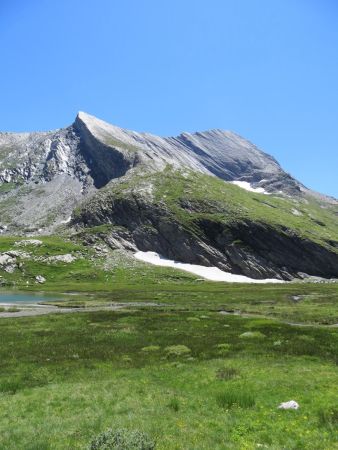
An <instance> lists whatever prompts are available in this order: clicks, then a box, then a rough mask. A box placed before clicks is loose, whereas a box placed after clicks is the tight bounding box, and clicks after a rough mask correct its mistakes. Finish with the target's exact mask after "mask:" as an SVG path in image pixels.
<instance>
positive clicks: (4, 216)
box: [0, 113, 338, 279]
mask: <svg viewBox="0 0 338 450" xmlns="http://www.w3.org/2000/svg"><path fill="white" fill-rule="evenodd" d="M168 167H170V170H171V171H172V173H174V172H176V171H179V172H180V173H181V174H182V177H185V176H186V174H187V173H195V174H199V175H200V176H202V175H203V176H208V177H209V178H210V179H213V180H218V181H219V182H220V180H222V183H223V185H224V184H225V183H226V184H229V183H227V182H237V184H238V185H239V186H243V187H245V186H247V187H248V188H249V190H250V191H252V192H264V193H266V194H270V196H268V195H265V196H264V195H262V194H261V196H262V197H266V198H265V199H261V198H260V199H258V198H255V200H257V204H259V205H260V207H261V205H263V204H264V205H265V206H266V208H268V209H266V211H267V217H268V216H269V215H271V217H272V218H273V220H272V221H271V220H270V219H269V220H265V218H264V215H263V216H261V217H260V219H259V220H258V219H257V217H256V215H255V214H252V215H251V213H250V210H249V209H250V208H251V207H252V205H251V206H250V207H244V209H245V208H246V210H247V211H244V210H243V207H242V204H245V203H246V202H245V197H243V195H242V197H241V199H237V200H236V202H237V206H236V205H235V208H234V207H233V206H234V205H232V213H233V218H232V220H229V218H227V220H225V219H224V220H223V219H222V220H221V218H220V217H221V216H222V217H223V216H224V215H226V214H227V199H226V195H225V197H224V201H223V203H222V204H221V207H220V206H219V205H220V199H219V194H218V191H219V190H220V188H219V187H216V188H215V189H216V190H215V193H214V196H215V200H214V199H213V198H212V197H210V196H209V198H208V200H204V199H201V198H198V199H196V198H193V197H192V196H191V197H190V196H189V194H186V195H185V196H181V197H180V198H177V199H176V200H177V202H176V204H175V205H174V206H173V205H171V204H170V201H169V200H170V197H171V193H172V192H174V191H175V189H176V188H175V186H174V185H173V186H171V187H170V189H169V191H168V192H167V191H166V192H161V189H160V188H158V186H157V185H156V183H153V182H149V183H148V184H147V183H144V184H142V183H141V184H140V183H139V181H138V180H139V177H140V175H142V176H143V177H144V176H149V179H150V178H151V176H152V175H153V174H155V175H156V174H161V173H164V172H165V171H166V170H167V169H168ZM209 178H208V179H209ZM201 183H202V185H201V186H200V187H199V189H201V190H202V191H203V189H204V186H203V180H202V182H201ZM211 184H212V183H211ZM211 184H210V185H211ZM218 186H220V185H218ZM119 189H120V190H119ZM121 189H124V191H125V192H124V194H123V195H122V194H121V192H122V191H121ZM236 189H240V188H236ZM242 191H243V190H242ZM126 192H127V194H126ZM243 192H244V191H243ZM243 192H242V194H243ZM107 193H108V195H106V194H107ZM247 195H249V194H247ZM250 195H251V194H250ZM276 195H277V196H278V198H280V199H284V200H285V202H289V203H290V202H291V201H294V204H292V205H291V206H292V207H290V204H289V203H288V205H287V207H288V208H289V210H290V227H289V226H288V224H286V225H285V217H284V219H283V220H281V221H280V223H279V222H278V214H279V211H280V212H281V213H282V210H283V211H284V209H285V207H284V205H282V204H281V203H280V202H279V203H278V202H277V201H275V202H273V201H272V200H271V201H270V200H269V199H270V198H271V197H273V198H274V196H276ZM159 197H161V198H160V199H159ZM216 197H217V200H216ZM250 198H251V197H250ZM176 200H175V201H176ZM229 204H230V203H229ZM306 204H309V205H310V206H311V205H312V204H315V205H316V208H317V209H315V212H314V213H313V214H312V212H311V211H312V210H311V211H310V212H309V211H308V212H306V211H305V206H304V205H306ZM170 205H171V206H170ZM337 205H338V202H337V200H335V199H333V198H329V197H325V196H322V195H320V194H317V193H315V192H312V191H310V190H308V189H306V188H305V187H304V186H303V185H302V184H301V183H299V182H298V181H297V180H295V179H294V178H292V177H291V176H290V175H289V174H287V173H286V172H284V171H283V169H282V168H281V167H280V165H279V164H278V162H277V161H276V160H275V159H274V158H273V157H271V156H269V155H267V154H266V153H264V152H262V151H261V150H259V149H258V148H257V147H256V146H254V145H253V144H252V143H250V142H249V141H247V140H245V139H243V138H242V137H240V136H238V135H237V134H235V133H232V132H229V131H222V130H209V131H206V132H198V133H192V134H191V133H182V134H181V135H179V136H177V137H168V138H163V137H159V136H155V135H152V134H149V133H138V132H134V131H129V130H125V129H122V128H119V127H116V126H113V125H110V124H108V123H106V122H103V121H102V120H99V119H97V118H95V117H93V116H90V115H88V114H86V113H79V114H78V116H77V117H76V120H75V122H74V123H73V124H72V125H71V126H69V127H68V128H65V129H60V130H56V131H50V132H41V133H17V134H15V133H0V213H1V216H0V233H2V234H6V233H7V234H14V233H21V234H28V233H30V234H35V235H39V234H40V233H50V232H54V231H55V230H62V229H63V230H66V229H67V228H68V227H74V226H77V227H88V226H96V225H104V224H107V223H108V224H112V225H114V226H117V227H123V231H121V230H118V231H116V230H115V231H114V232H112V233H111V234H110V235H109V236H108V235H106V236H105V239H106V241H107V242H106V243H107V244H108V245H110V246H112V247H115V248H119V247H123V248H125V249H128V250H134V249H137V248H138V249H140V250H143V251H147V250H150V251H156V252H158V253H160V254H163V256H166V257H168V258H170V259H176V260H180V261H182V262H187V263H196V264H205V265H215V266H217V267H219V268H221V269H224V270H227V271H232V272H234V273H238V274H244V275H247V276H250V277H254V278H264V277H267V278H275V277H279V278H284V279H290V278H292V277H294V276H297V274H298V273H300V272H304V273H305V274H310V275H319V276H329V277H331V276H338V259H337V258H338V254H337V252H338V236H337V232H334V231H333V232H332V229H334V227H335V224H336V225H337V229H338V212H337ZM248 208H249V209H248ZM320 208H322V209H323V217H324V218H323V219H322V215H321V214H320ZM332 208H333V209H332ZM253 209H255V208H253ZM236 210H238V211H239V210H241V211H242V213H241V214H237V213H235V212H236ZM270 210H271V211H272V210H274V212H273V214H272V213H271V212H269V211H270ZM175 211H176V212H177V211H179V214H178V213H177V214H176V213H175ZM243 211H244V212H245V214H244V213H243ZM318 211H319V213H318ZM284 212H285V211H284ZM284 212H283V214H284ZM311 214H312V216H311ZM284 215H285V214H284ZM187 217H190V219H189V220H190V222H189V221H188V222H189V224H190V225H187V221H186V218H187ZM276 217H277V219H276ZM311 217H312V218H311ZM295 220H298V221H299V222H295ZM301 220H303V221H304V223H305V225H304V226H306V233H305V235H304V236H302V235H301V233H300V230H301V227H302V226H303V225H302V222H301ZM283 224H284V225H283ZM312 226H313V230H312V231H311V227H312ZM283 227H284V228H283ZM318 227H319V228H318ZM325 227H328V228H327V229H326V228H325ZM328 229H329V231H327V230H328ZM318 230H319V232H318ZM311 233H312V234H311ZM318 233H319V235H320V239H317V236H318ZM22 242H24V241H22ZM20 245H24V244H20ZM65 262H67V261H65ZM8 267H11V265H10V264H9V266H8ZM9 270H10V269H9Z"/></svg>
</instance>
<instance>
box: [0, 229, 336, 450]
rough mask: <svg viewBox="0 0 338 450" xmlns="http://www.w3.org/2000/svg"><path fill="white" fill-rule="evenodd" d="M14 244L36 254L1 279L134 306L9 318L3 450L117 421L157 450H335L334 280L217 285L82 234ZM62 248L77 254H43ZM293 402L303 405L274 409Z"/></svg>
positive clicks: (67, 438)
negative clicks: (63, 257)
mask: <svg viewBox="0 0 338 450" xmlns="http://www.w3.org/2000/svg"><path fill="white" fill-rule="evenodd" d="M18 240H20V238H15V237H3V238H1V239H0V252H6V251H13V250H14V251H16V250H17V249H18V248H19V249H21V251H22V252H23V251H24V252H26V253H27V254H29V257H27V255H26V256H25V255H24V253H22V254H21V255H22V256H18V257H17V268H16V269H15V270H14V271H13V272H6V271H5V270H2V271H1V272H0V275H1V277H2V278H1V283H2V285H3V287H4V288H5V289H12V288H13V287H16V288H18V289H20V290H26V291H38V290H41V289H43V290H44V291H46V292H49V293H52V292H53V291H54V292H73V293H74V291H76V293H77V295H74V296H73V295H72V296H70V297H69V299H67V300H66V301H64V302H63V303H62V304H67V305H68V306H74V307H78V306H85V307H86V306H95V305H96V306H98V305H107V304H110V303H112V302H126V303H129V302H133V304H134V305H135V304H136V305H138V306H131V307H129V308H128V309H127V308H126V309H125V310H120V311H99V310H98V311H95V312H93V311H84V312H77V313H72V314H51V315H48V316H39V317H21V318H6V319H0V325H1V326H0V342H1V345H0V368H1V370H0V449H1V450H2V449H4V450H21V449H22V450H47V449H48V450H52V449H53V450H54V449H86V448H87V446H88V444H89V442H90V441H91V438H92V437H93V436H95V435H97V434H98V433H100V432H102V431H104V430H105V429H107V428H109V427H113V428H127V429H139V430H141V431H145V432H147V433H148V434H149V435H150V436H151V437H152V438H154V439H156V442H157V447H156V448H157V450H167V449H168V450H174V449H182V450H202V449H203V450H211V449H212V450H214V449H215V450H218V449H219V450H221V449H234V450H237V449H238V450H242V449H244V450H246V449H247V450H251V449H258V448H263V449H270V450H280V449H287V450H289V449H313V450H318V449H324V450H331V449H334V448H338V446H337V437H338V436H337V428H336V427H337V420H338V408H337V394H336V389H335V387H336V385H337V381H338V377H337V370H336V363H337V354H338V342H337V340H338V337H337V336H338V334H337V331H338V329H337V328H336V327H334V326H332V325H334V324H336V323H337V321H338V320H337V319H338V314H337V311H338V309H337V300H338V285H337V284H334V283H332V284H312V283H302V284H296V283H290V284H285V285H283V284H281V285H231V284H224V283H211V282H205V281H201V280H196V278H195V277H193V276H191V275H189V274H185V273H183V272H177V271H175V270H173V269H168V268H161V267H152V266H148V265H146V264H143V263H141V262H138V261H135V260H134V259H132V258H130V257H129V259H128V257H127V256H126V255H125V254H122V253H119V252H118V251H112V252H111V251H109V253H106V254H105V255H104V256H100V252H97V253H95V251H94V248H93V247H89V246H85V245H83V244H82V242H81V241H80V240H77V239H76V237H75V238H74V237H73V238H72V240H71V239H60V238H56V237H53V236H52V237H43V238H41V240H42V242H43V243H42V245H40V246H37V247H36V246H30V245H25V247H24V248H23V249H22V247H20V246H18V245H17V244H16V242H18ZM100 245H101V244H100ZM60 254H72V255H74V256H75V260H74V261H73V262H71V263H67V264H66V263H62V262H56V263H54V262H53V263H50V262H48V259H46V258H50V257H52V256H54V255H60ZM37 275H43V276H44V277H45V278H46V282H45V283H44V284H43V285H40V284H38V283H36V280H35V277H36V276H37ZM145 302H151V303H155V304H157V305H158V306H157V307H154V306H153V307H151V306H147V307H145V306H144V305H143V304H144V303H145ZM221 312H222V313H221ZM237 312H238V313H240V314H239V315H236V314H237ZM233 313H235V314H233ZM288 322H289V323H300V324H301V326H295V325H290V324H288ZM288 400H296V401H297V402H298V403H299V404H300V408H299V410H297V411H295V410H291V411H282V410H279V409H277V407H278V405H279V404H280V403H281V402H285V401H288Z"/></svg>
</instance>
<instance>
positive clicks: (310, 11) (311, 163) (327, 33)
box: [0, 0, 338, 197]
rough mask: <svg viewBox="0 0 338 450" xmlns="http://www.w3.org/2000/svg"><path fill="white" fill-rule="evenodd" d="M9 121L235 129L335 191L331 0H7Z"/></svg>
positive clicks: (336, 63)
mask: <svg viewBox="0 0 338 450" xmlns="http://www.w3.org/2000/svg"><path fill="white" fill-rule="evenodd" d="M0 43H1V47H0V48H1V54H0V58H1V59H0V61H1V63H0V64H1V70H0V129H1V130H3V131H5V130H6V131H29V130H48V129H53V128H60V127H62V126H65V125H68V124H70V123H72V121H73V120H74V118H75V115H76V113H77V111H78V110H84V111H87V112H89V113H91V114H94V115H96V116H98V117H100V118H102V119H105V120H107V121H109V122H111V123H114V124H116V125H119V126H122V127H126V128H131V129H135V130H138V131H150V132H153V133H156V134H160V135H176V134H178V133H180V132H181V131H196V130H205V129H209V128H222V129H230V130H233V131H235V132H237V133H239V134H241V135H243V136H244V137H246V138H248V139H250V140H251V141H253V142H254V143H255V144H256V145H258V146H259V147H260V148H262V149H263V150H265V151H266V152H268V153H270V154H272V155H274V156H275V157H276V158H277V159H278V160H279V161H280V163H281V164H282V165H283V167H284V168H285V169H286V170H287V171H289V172H290V173H291V174H292V175H294V176H296V177H297V178H298V179H299V180H300V181H302V182H303V183H305V184H306V185H308V186H309V187H311V188H313V189H316V190H319V191H322V192H325V193H327V194H331V195H334V196H336V197H338V176H337V172H338V3H337V1H336V0H208V1H206V0H167V1H166V0H163V1H159V0H95V1H94V0H57V1H56V0H49V1H47V0H29V1H27V0H0Z"/></svg>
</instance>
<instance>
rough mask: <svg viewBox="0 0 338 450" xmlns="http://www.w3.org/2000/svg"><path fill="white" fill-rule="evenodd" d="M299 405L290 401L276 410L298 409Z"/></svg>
mask: <svg viewBox="0 0 338 450" xmlns="http://www.w3.org/2000/svg"><path fill="white" fill-rule="evenodd" d="M298 408H299V405H298V403H297V402H296V401H295V400H290V401H289V402H284V403H281V404H280V405H279V406H278V409H298Z"/></svg>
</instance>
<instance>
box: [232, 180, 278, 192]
mask: <svg viewBox="0 0 338 450" xmlns="http://www.w3.org/2000/svg"><path fill="white" fill-rule="evenodd" d="M262 181H264V180H262ZM230 183H231V184H235V185H236V186H239V187H241V188H242V189H245V190H246V191H249V192H257V193H258V194H265V195H270V193H269V192H267V191H266V190H265V189H264V188H262V187H258V188H254V187H253V186H251V184H250V183H248V182H247V181H230Z"/></svg>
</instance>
